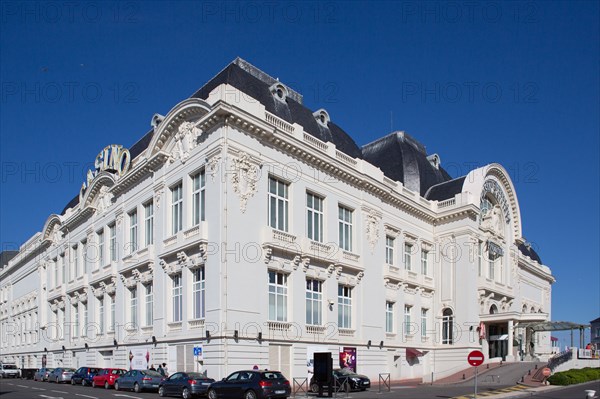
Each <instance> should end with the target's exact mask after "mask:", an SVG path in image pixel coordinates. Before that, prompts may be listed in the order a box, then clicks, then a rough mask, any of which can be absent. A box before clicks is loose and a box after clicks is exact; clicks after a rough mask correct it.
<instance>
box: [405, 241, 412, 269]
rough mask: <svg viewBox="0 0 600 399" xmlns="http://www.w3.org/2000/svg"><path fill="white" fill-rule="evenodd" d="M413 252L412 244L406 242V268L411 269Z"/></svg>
mask: <svg viewBox="0 0 600 399" xmlns="http://www.w3.org/2000/svg"><path fill="white" fill-rule="evenodd" d="M411 253H412V245H411V244H408V243H405V244H404V269H406V270H411V267H410V265H411V262H412V259H411Z"/></svg>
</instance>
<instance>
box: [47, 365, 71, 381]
mask: <svg viewBox="0 0 600 399" xmlns="http://www.w3.org/2000/svg"><path fill="white" fill-rule="evenodd" d="M74 373H75V369H72V368H67V367H57V368H55V369H54V370H52V372H51V373H50V374H48V382H56V383H57V384H58V383H60V382H71V377H72V376H73V374H74Z"/></svg>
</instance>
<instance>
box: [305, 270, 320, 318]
mask: <svg viewBox="0 0 600 399" xmlns="http://www.w3.org/2000/svg"><path fill="white" fill-rule="evenodd" d="M322 286H323V283H322V282H321V281H319V280H311V279H308V280H306V324H309V325H314V326H320V325H321V323H322V311H323V310H322V309H323V292H322V291H323V290H322V288H323V287H322Z"/></svg>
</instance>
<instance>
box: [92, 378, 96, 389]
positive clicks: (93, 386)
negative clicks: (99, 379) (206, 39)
mask: <svg viewBox="0 0 600 399" xmlns="http://www.w3.org/2000/svg"><path fill="white" fill-rule="evenodd" d="M92 388H96V381H93V380H92Z"/></svg>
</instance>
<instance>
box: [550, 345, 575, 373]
mask: <svg viewBox="0 0 600 399" xmlns="http://www.w3.org/2000/svg"><path fill="white" fill-rule="evenodd" d="M571 359H573V351H572V350H571V349H567V350H566V351H564V352H561V353H559V354H558V355H556V356H554V357H553V358H551V359H550V360H549V361H548V367H549V368H550V370H552V371H554V369H555V368H557V367H558V366H560V365H561V364H563V363H565V362H568V361H569V360H571Z"/></svg>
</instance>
